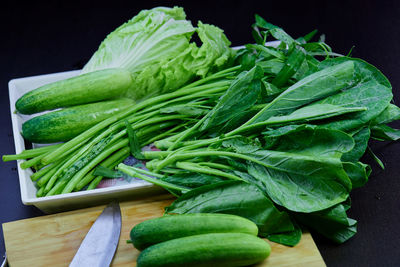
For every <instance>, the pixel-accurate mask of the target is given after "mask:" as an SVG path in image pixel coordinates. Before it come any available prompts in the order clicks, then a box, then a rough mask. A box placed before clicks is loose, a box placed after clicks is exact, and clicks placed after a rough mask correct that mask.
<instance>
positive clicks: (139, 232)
mask: <svg viewBox="0 0 400 267" xmlns="http://www.w3.org/2000/svg"><path fill="white" fill-rule="evenodd" d="M229 232H230V233H233V232H237V233H246V234H250V235H254V236H256V235H257V234H258V228H257V226H256V224H255V223H253V222H252V221H250V220H248V219H246V218H243V217H240V216H236V215H230V214H217V213H193V214H182V215H170V216H164V217H159V218H155V219H150V220H147V221H144V222H142V223H139V224H138V225H136V226H135V227H133V228H132V230H131V233H130V237H131V240H132V243H133V245H134V246H135V248H137V249H139V250H142V249H145V248H147V247H149V246H151V245H154V244H157V243H160V242H164V241H167V240H171V239H175V238H180V237H185V236H191V235H199V234H207V233H229Z"/></svg>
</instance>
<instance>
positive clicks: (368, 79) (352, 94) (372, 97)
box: [316, 57, 393, 131]
mask: <svg viewBox="0 0 400 267" xmlns="http://www.w3.org/2000/svg"><path fill="white" fill-rule="evenodd" d="M346 62H352V63H353V64H354V69H355V75H356V82H355V83H354V84H352V86H351V87H350V88H348V89H347V90H344V91H343V92H341V93H339V94H336V95H332V96H330V97H327V98H325V99H322V100H320V101H318V102H316V104H333V105H341V106H343V107H365V108H367V110H366V111H364V112H360V113H354V114H349V115H346V116H344V117H343V119H342V120H335V121H332V122H328V123H325V124H323V126H324V127H329V128H332V129H338V130H343V131H349V130H353V129H356V128H359V127H362V126H364V125H366V124H367V123H368V122H369V121H371V120H373V119H374V118H376V117H377V116H378V115H379V114H381V113H382V112H383V111H384V110H385V109H386V107H387V106H388V105H389V103H390V101H391V99H392V97H393V95H392V87H391V85H390V83H389V82H388V80H387V79H386V77H385V76H383V74H382V73H381V72H380V71H379V70H377V69H376V68H375V67H373V66H372V65H370V64H368V63H366V62H365V61H362V60H360V59H350V58H347V57H339V58H335V59H329V60H324V61H323V62H321V66H320V68H325V69H326V68H331V67H332V66H340V65H341V64H343V63H346Z"/></svg>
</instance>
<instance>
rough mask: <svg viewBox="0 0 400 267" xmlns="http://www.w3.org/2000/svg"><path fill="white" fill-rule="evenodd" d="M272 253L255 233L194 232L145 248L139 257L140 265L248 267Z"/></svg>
mask: <svg viewBox="0 0 400 267" xmlns="http://www.w3.org/2000/svg"><path fill="white" fill-rule="evenodd" d="M270 253H271V247H270V246H269V244H268V243H267V242H266V241H264V240H262V239H261V238H258V237H256V236H254V235H249V234H242V233H214V234H204V235H194V236H187V237H182V238H177V239H173V240H169V241H166V242H163V243H159V244H156V245H154V246H151V247H149V248H146V249H145V250H143V251H142V253H140V255H139V257H138V259H137V267H159V266H163V267H172V266H173V267H183V266H185V267H187V266H190V267H203V266H204V267H206V266H207V267H208V266H214V267H217V266H218V267H220V266H229V267H234V266H247V265H251V264H255V263H258V262H261V261H263V260H264V259H266V258H267V257H268V256H269V254H270Z"/></svg>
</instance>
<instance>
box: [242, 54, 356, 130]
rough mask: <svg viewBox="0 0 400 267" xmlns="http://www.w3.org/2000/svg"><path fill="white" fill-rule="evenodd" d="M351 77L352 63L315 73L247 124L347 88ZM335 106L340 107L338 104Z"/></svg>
mask: <svg viewBox="0 0 400 267" xmlns="http://www.w3.org/2000/svg"><path fill="white" fill-rule="evenodd" d="M353 75H354V63H353V62H350V61H349V62H343V63H342V64H340V65H336V66H332V67H329V68H325V69H323V70H321V71H318V72H315V73H313V74H311V75H309V76H307V77H305V78H304V79H302V80H300V81H298V82H297V83H295V84H294V85H292V86H290V87H289V88H288V89H287V90H286V91H284V92H283V93H281V94H280V95H279V96H278V97H276V98H275V99H274V100H273V101H272V102H270V103H269V104H268V105H267V106H265V108H263V109H262V110H261V111H259V112H258V113H257V114H256V115H255V116H254V117H253V118H252V119H250V120H249V121H248V124H252V123H257V122H261V121H265V120H267V119H268V118H270V117H272V116H276V115H280V114H287V113H289V112H291V111H293V110H294V109H296V108H298V107H300V106H303V105H306V104H308V103H311V102H313V101H315V100H318V99H321V98H324V97H327V96H329V95H332V94H334V93H336V92H338V91H340V90H343V89H345V88H348V87H349V86H351V84H352V83H353ZM315 88H318V90H315ZM332 104H333V103H332ZM335 104H336V105H337V106H341V104H340V103H335ZM360 106H361V105H360Z"/></svg>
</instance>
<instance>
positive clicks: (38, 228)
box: [3, 195, 325, 267]
mask: <svg viewBox="0 0 400 267" xmlns="http://www.w3.org/2000/svg"><path fill="white" fill-rule="evenodd" d="M172 200H173V199H172V198H171V197H170V196H167V195H163V196H155V197H151V198H147V199H142V200H135V201H129V202H122V203H120V206H121V212H122V229H121V236H120V240H119V244H118V248H117V252H116V254H115V257H114V260H113V262H112V266H136V258H137V256H138V255H139V251H138V250H136V249H134V248H133V246H132V244H127V243H126V240H127V239H129V232H130V230H131V229H132V227H133V226H134V225H136V224H137V223H140V222H142V221H144V220H147V219H150V218H154V217H159V216H161V215H162V214H163V211H164V207H165V206H168V205H169V204H170V203H171V202H172ZM104 207H105V206H98V207H94V208H88V209H82V210H75V211H70V212H64V213H59V214H54V215H48V216H42V217H36V218H31V219H25V220H20V221H15V222H9V223H4V224H3V232H4V239H5V244H6V251H7V256H8V259H9V263H10V266H12V267H19V266H30V267H36V266H68V264H69V263H70V261H71V260H72V258H73V256H74V255H75V253H76V251H77V249H78V248H79V246H80V244H81V242H82V240H83V238H84V237H85V235H86V233H87V232H88V231H89V229H90V227H91V226H92V224H93V223H94V221H95V220H96V218H97V217H98V216H99V215H100V213H101V211H102V210H103V209H104ZM270 244H271V247H272V252H271V255H270V257H269V258H268V259H267V260H265V261H264V262H262V263H260V264H258V265H257V267H261V266H263V267H264V266H265V267H267V266H307V267H314V266H318V267H319V266H325V263H324V261H323V259H322V257H321V255H320V253H319V251H318V249H317V247H316V245H315V243H314V241H313V239H312V237H311V235H310V234H309V233H305V234H303V237H302V240H301V242H300V244H298V245H297V246H296V247H294V248H290V247H286V246H282V245H279V244H276V243H273V242H270Z"/></svg>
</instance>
